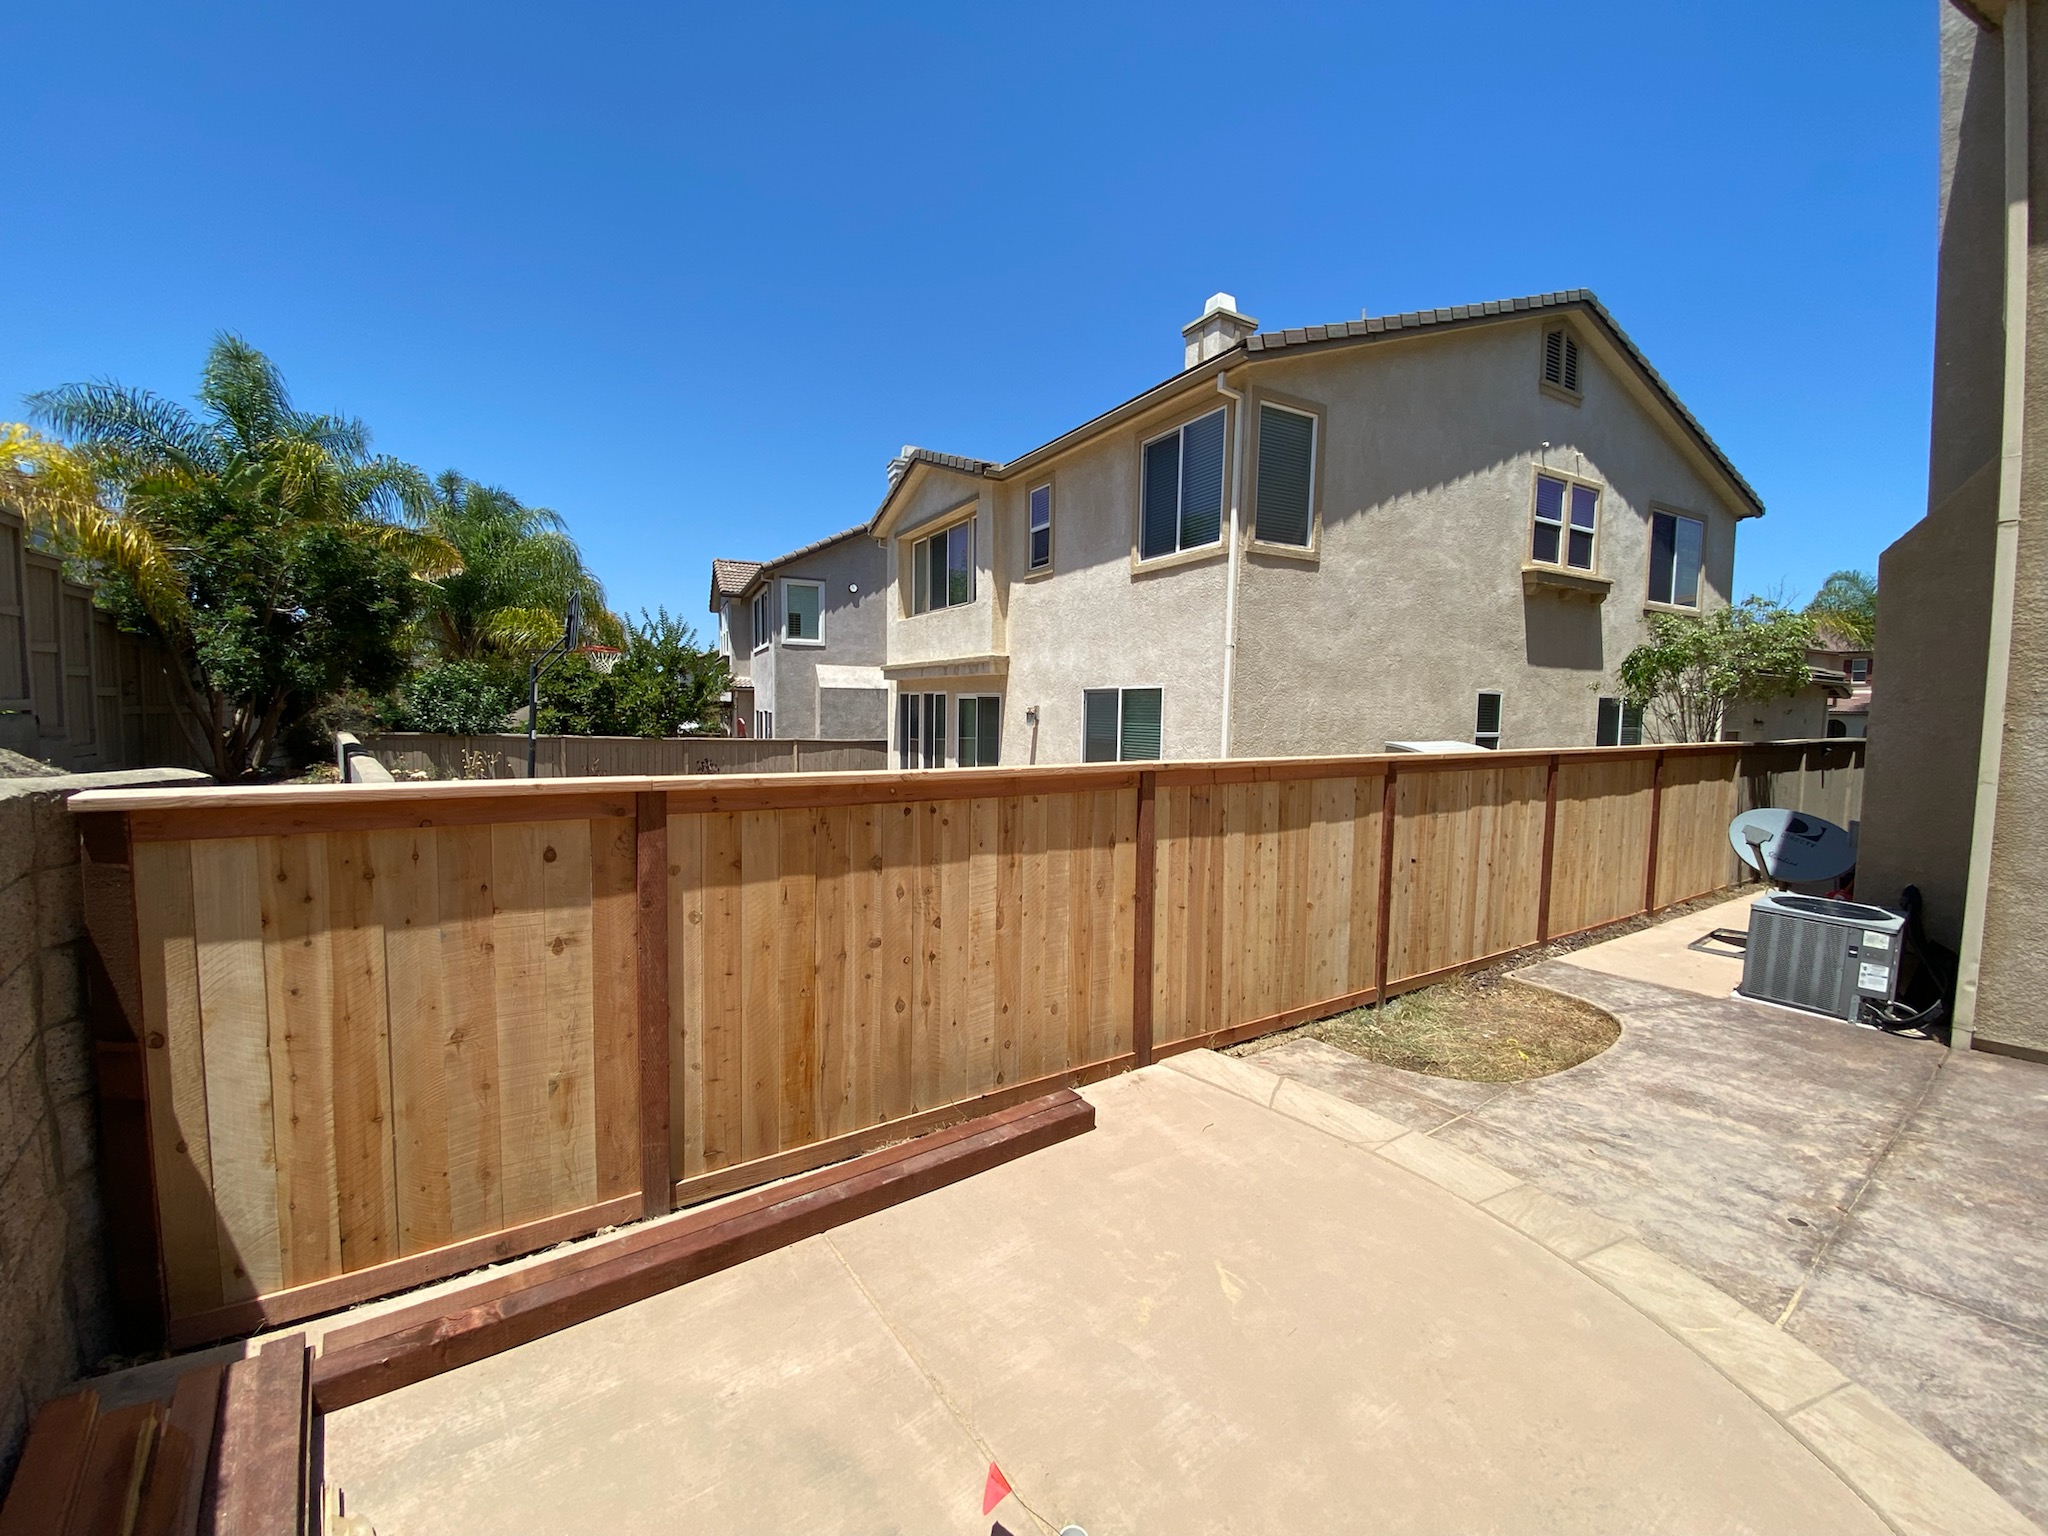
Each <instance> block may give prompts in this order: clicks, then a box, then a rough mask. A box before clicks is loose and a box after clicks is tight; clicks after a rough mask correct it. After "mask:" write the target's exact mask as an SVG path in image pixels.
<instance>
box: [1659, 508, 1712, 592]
mask: <svg viewBox="0 0 2048 1536" xmlns="http://www.w3.org/2000/svg"><path fill="white" fill-rule="evenodd" d="M1706 543H1707V525H1706V524H1705V523H1704V522H1702V521H1701V520H1700V519H1699V518H1697V517H1686V516H1684V515H1683V514H1682V513H1678V512H1652V513H1651V514H1650V601H1651V602H1653V603H1670V604H1672V605H1673V606H1674V607H1678V608H1697V607H1699V605H1700V562H1701V557H1702V552H1703V551H1704V550H1705V548H1706Z"/></svg>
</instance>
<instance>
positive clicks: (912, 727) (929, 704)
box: [896, 692, 946, 768]
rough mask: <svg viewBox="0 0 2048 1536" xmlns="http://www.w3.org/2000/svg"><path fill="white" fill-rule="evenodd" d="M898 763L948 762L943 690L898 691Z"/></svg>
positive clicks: (938, 765) (942, 764) (935, 765)
mask: <svg viewBox="0 0 2048 1536" xmlns="http://www.w3.org/2000/svg"><path fill="white" fill-rule="evenodd" d="M896 766H897V767H899V768H943V767H945V766H946V696H945V695H944V694H943V693H909V692H905V693H899V694H897V695H896Z"/></svg>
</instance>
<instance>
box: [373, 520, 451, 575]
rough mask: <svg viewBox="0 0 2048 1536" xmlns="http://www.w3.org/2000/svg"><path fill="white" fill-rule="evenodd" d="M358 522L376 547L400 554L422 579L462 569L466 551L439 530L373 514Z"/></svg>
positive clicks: (407, 566) (412, 570)
mask: <svg viewBox="0 0 2048 1536" xmlns="http://www.w3.org/2000/svg"><path fill="white" fill-rule="evenodd" d="M357 526H358V528H359V530H360V532H361V534H362V536H363V538H364V539H365V540H366V541H368V542H369V543H370V544H371V545H372V546H373V547H374V548H377V549H381V550H383V551H385V552H386V553H387V554H393V555H396V556H398V558H399V559H401V560H403V561H404V562H405V568H406V569H407V570H409V571H411V572H412V574H413V575H414V576H416V577H418V578H419V579H420V580H422V581H444V580H446V579H447V578H448V577H450V576H454V575H457V574H459V573H460V572H461V570H462V551H461V550H459V549H457V548H456V547H455V546H454V545H453V544H450V543H449V542H448V541H447V540H446V539H444V538H441V537H440V536H439V535H438V534H432V533H423V532H421V531H420V530H419V529H417V528H406V527H401V526H400V525H399V524H397V523H380V522H377V521H375V520H374V519H370V518H364V519H363V520H362V521H361V522H360V523H359V524H358V525H357Z"/></svg>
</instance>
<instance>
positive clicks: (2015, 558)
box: [1949, 0, 2029, 1049]
mask: <svg viewBox="0 0 2048 1536" xmlns="http://www.w3.org/2000/svg"><path fill="white" fill-rule="evenodd" d="M2027 23H2028V7H2027V0H2007V4H2006V8H2005V20H2004V22H2003V24H2002V25H2001V27H2000V46H2001V48H2002V50H2003V52H2004V55H2005V60H2004V62H2005V401H2004V419H2003V422H2002V425H2001V431H2000V439H1999V450H1998V531H1997V541H1996V543H1995V545H1994V548H1993V556H1992V565H1991V645H1990V654H1989V655H1988V656H1987V657H1986V659H1985V665H1984V721H1983V731H1982V734H1981V736H1980V737H1979V740H1978V746H1977V803H1976V807H1975V810H1974V812H1973V814H1972V817H1971V824H1970V871H1969V878H1968V883H1967V885H1966V886H1965V888H1964V897H1963V943H1962V952H1961V954H1960V956H1959V957H1958V963H1957V967H1956V1016H1955V1019H1954V1020H1953V1022H1952V1024H1951V1026H1950V1034H1949V1043H1950V1044H1951V1045H1952V1046H1955V1047H1957V1048H1959V1049H1967V1048H1968V1047H1969V1045H1970V1040H1971V1037H1972V1036H1973V1035H1974V1034H1975V1033H1976V1026H1977V989H1978V984H1979V981H1980V980H1981V978H1982V974H1983V963H1984V908H1985V906H1986V904H1987V903H1988V902H1989V900H1990V896H1991V846H1992V840H1993V835H1994V833H1995V832H1996V830H1997V824H1998V783H1999V774H2000V770H2001V768H2002V767H2003V758H2004V755H2005V700H2006V690H2007V686H2008V682H2009V679H2010V676H2011V670H2012V609H2013V592H2014V589H2015V587H2016V586H2017V585H2018V579H2019V556H2020V473H2021V470H2022V468H2023V467H2024V465H2023V459H2022V448H2021V442H2022V430H2023V427H2024V425H2025V408H2026V399H2027V205H2028V179H2029V170H2028V165H2027V129H2028V104H2027Z"/></svg>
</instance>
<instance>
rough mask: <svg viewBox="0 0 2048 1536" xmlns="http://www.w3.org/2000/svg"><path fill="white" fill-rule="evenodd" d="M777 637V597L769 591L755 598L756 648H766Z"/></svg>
mask: <svg viewBox="0 0 2048 1536" xmlns="http://www.w3.org/2000/svg"><path fill="white" fill-rule="evenodd" d="M774 638H775V599H774V598H773V597H772V596H771V595H770V594H769V593H768V592H767V591H765V590H764V591H763V592H762V593H761V595H760V596H759V597H757V598H755V599H754V649H755V650H757V651H759V650H765V649H767V647H768V645H769V642H771V641H772V640H774Z"/></svg>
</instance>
